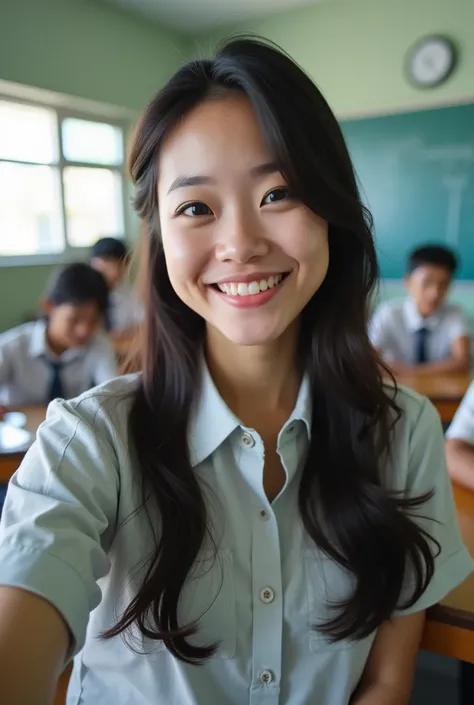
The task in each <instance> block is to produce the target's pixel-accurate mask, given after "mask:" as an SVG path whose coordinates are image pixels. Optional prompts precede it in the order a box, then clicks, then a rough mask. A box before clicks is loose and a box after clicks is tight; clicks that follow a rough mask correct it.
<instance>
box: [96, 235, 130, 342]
mask: <svg viewBox="0 0 474 705" xmlns="http://www.w3.org/2000/svg"><path fill="white" fill-rule="evenodd" d="M128 262H129V253H128V250H127V248H126V246H125V244H124V243H123V242H122V240H117V238H115V237H103V238H101V239H100V240H98V241H97V242H96V243H95V245H94V246H93V248H92V250H91V261H90V263H91V267H93V268H94V269H96V270H97V271H98V272H100V273H101V274H102V275H103V276H104V277H105V280H106V282H107V285H108V287H109V307H108V310H107V315H106V318H105V327H106V329H107V330H108V331H109V332H110V333H111V335H112V337H113V338H122V337H127V336H128V335H130V334H131V333H132V332H133V330H134V329H135V328H136V326H137V325H138V323H139V322H140V307H139V305H138V302H137V300H136V298H135V295H134V293H133V287H132V286H131V284H130V283H129V282H127V281H125V275H126V272H127V267H128Z"/></svg>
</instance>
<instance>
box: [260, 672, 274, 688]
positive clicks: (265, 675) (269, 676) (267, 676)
mask: <svg viewBox="0 0 474 705" xmlns="http://www.w3.org/2000/svg"><path fill="white" fill-rule="evenodd" d="M272 680H273V673H272V672H271V671H262V672H261V674H260V683H263V684H264V685H268V684H269V683H271V682H272Z"/></svg>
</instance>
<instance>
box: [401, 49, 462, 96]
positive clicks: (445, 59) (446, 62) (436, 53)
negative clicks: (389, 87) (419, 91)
mask: <svg viewBox="0 0 474 705" xmlns="http://www.w3.org/2000/svg"><path fill="white" fill-rule="evenodd" d="M455 64H456V51H455V47H454V44H453V42H452V41H451V40H450V39H448V38H447V37H442V36H430V37H424V38H423V39H420V40H419V41H418V42H416V44H415V45H414V46H413V47H412V48H411V49H410V51H409V52H408V56H407V61H406V70H407V73H408V77H409V79H410V81H411V82H412V83H413V84H414V85H416V86H418V87H419V88H433V87H434V86H439V84H440V83H443V82H444V81H445V80H446V79H447V78H448V76H450V75H451V73H452V72H453V70H454V67H455Z"/></svg>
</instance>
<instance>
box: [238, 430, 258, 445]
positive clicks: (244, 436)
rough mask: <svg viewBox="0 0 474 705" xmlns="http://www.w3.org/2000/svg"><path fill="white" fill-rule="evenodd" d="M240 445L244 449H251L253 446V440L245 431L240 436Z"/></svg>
mask: <svg viewBox="0 0 474 705" xmlns="http://www.w3.org/2000/svg"><path fill="white" fill-rule="evenodd" d="M240 441H241V443H242V445H243V446H245V448H253V447H254V445H255V438H254V437H253V436H252V434H251V433H248V432H247V431H245V433H243V434H242V438H241V439H240Z"/></svg>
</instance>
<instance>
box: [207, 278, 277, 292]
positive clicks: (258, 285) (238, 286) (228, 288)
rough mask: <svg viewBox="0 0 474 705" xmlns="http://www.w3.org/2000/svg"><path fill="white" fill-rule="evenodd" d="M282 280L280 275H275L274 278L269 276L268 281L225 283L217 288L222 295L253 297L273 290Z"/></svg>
mask: <svg viewBox="0 0 474 705" xmlns="http://www.w3.org/2000/svg"><path fill="white" fill-rule="evenodd" d="M282 279H283V275H282V274H276V275H275V276H273V275H272V276H270V277H268V279H261V280H260V281H254V282H249V283H248V284H247V283H245V282H226V283H225V284H218V285H217V286H218V288H219V290H220V291H222V293H223V294H227V295H228V296H255V294H259V293H260V292H261V291H266V290H267V289H273V287H275V286H276V285H277V284H279V283H280V282H281V280H282Z"/></svg>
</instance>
